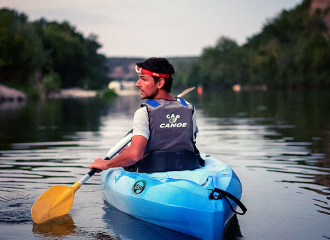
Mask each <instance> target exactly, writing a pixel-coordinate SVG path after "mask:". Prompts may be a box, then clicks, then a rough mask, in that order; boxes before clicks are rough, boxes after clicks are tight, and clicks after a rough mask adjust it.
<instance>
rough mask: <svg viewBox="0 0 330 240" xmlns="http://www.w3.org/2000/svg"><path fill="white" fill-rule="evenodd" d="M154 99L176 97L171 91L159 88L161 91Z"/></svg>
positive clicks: (172, 99) (171, 99)
mask: <svg viewBox="0 0 330 240" xmlns="http://www.w3.org/2000/svg"><path fill="white" fill-rule="evenodd" d="M154 99H165V100H168V101H174V100H175V99H176V98H175V97H173V96H172V95H171V93H170V92H166V91H164V90H159V92H158V93H157V95H156V96H155V97H154Z"/></svg>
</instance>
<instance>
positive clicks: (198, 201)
mask: <svg viewBox="0 0 330 240" xmlns="http://www.w3.org/2000/svg"><path fill="white" fill-rule="evenodd" d="M201 157H202V158H203V159H204V160H205V166H204V167H202V168H199V169H195V170H187V171H173V172H161V173H136V172H128V171H125V170H124V169H123V168H112V169H108V170H106V171H103V172H102V174H101V176H102V183H103V188H104V195H105V199H106V200H107V202H109V203H110V204H111V205H112V206H114V207H115V208H117V209H118V210H120V211H122V212H124V213H127V214H129V215H131V216H134V217H136V218H139V219H142V220H144V221H147V222H150V223H153V224H156V225H159V226H162V227H165V228H169V229H172V230H175V231H178V232H181V233H184V234H187V235H191V236H194V237H197V238H200V239H221V238H222V236H223V233H224V229H225V226H226V225H227V224H228V223H229V221H230V219H231V217H232V216H233V215H234V213H235V212H234V211H236V209H237V207H238V206H239V207H241V208H242V210H243V214H244V213H245V211H246V209H245V207H244V205H242V204H241V203H240V201H239V199H240V198H241V194H242V185H241V183H240V181H239V179H238V177H237V175H236V174H235V173H234V171H233V170H232V169H231V168H230V167H229V166H228V165H227V164H225V163H223V162H221V161H219V160H217V159H215V158H213V157H211V156H209V155H206V154H204V153H201Z"/></svg>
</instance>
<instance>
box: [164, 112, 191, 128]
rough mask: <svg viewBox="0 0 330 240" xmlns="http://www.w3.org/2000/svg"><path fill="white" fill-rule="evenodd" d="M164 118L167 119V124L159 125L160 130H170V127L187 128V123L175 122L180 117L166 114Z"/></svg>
mask: <svg viewBox="0 0 330 240" xmlns="http://www.w3.org/2000/svg"><path fill="white" fill-rule="evenodd" d="M166 118H167V119H168V121H169V123H167V124H166V123H162V124H160V126H159V127H160V128H172V127H187V123H176V120H178V118H180V115H176V116H175V115H174V114H172V115H170V114H167V115H166Z"/></svg>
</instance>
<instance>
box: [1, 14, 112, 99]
mask: <svg viewBox="0 0 330 240" xmlns="http://www.w3.org/2000/svg"><path fill="white" fill-rule="evenodd" d="M100 47H101V45H100V44H99V43H98V42H97V37H96V36H95V35H93V34H91V35H89V36H88V37H87V38H85V37H84V36H83V35H82V34H81V33H79V32H77V31H76V29H75V27H73V26H71V25H70V24H69V23H68V22H66V21H64V22H62V23H58V22H55V21H52V22H48V21H46V20H45V19H43V18H42V19H40V20H37V21H34V22H30V21H28V17H27V16H26V15H25V14H24V13H18V12H16V11H14V10H10V9H6V8H3V9H0V83H2V84H6V85H9V86H13V87H16V88H19V89H24V88H25V89H30V90H31V89H32V91H35V92H36V94H38V93H39V94H40V93H42V94H46V95H47V94H48V93H50V92H51V91H54V90H55V89H57V88H69V87H77V86H79V87H85V88H89V89H100V88H102V87H104V86H107V85H108V83H109V81H110V79H109V77H108V70H107V68H106V65H105V64H106V57H105V56H104V55H102V54H99V53H97V50H98V49H99V48H100Z"/></svg>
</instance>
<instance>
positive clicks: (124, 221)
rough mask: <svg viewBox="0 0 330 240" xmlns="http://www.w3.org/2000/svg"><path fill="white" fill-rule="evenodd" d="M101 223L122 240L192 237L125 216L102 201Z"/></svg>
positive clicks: (190, 238)
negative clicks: (102, 213)
mask: <svg viewBox="0 0 330 240" xmlns="http://www.w3.org/2000/svg"><path fill="white" fill-rule="evenodd" d="M103 210H104V212H105V213H104V215H103V221H104V222H105V223H106V225H107V228H108V229H110V230H112V231H113V232H114V233H115V234H116V235H117V236H120V238H123V239H134V240H145V239H158V240H162V239H164V240H165V239H166V240H167V239H180V240H192V239H196V238H194V237H191V236H188V235H185V234H182V233H179V232H176V231H173V230H170V229H167V228H163V227H160V226H157V225H154V224H151V223H148V222H145V221H143V220H140V219H137V218H135V217H132V216H130V215H128V214H125V213H123V212H121V211H119V210H117V209H116V208H114V207H112V206H111V205H110V204H109V203H108V202H106V201H104V207H103Z"/></svg>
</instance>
